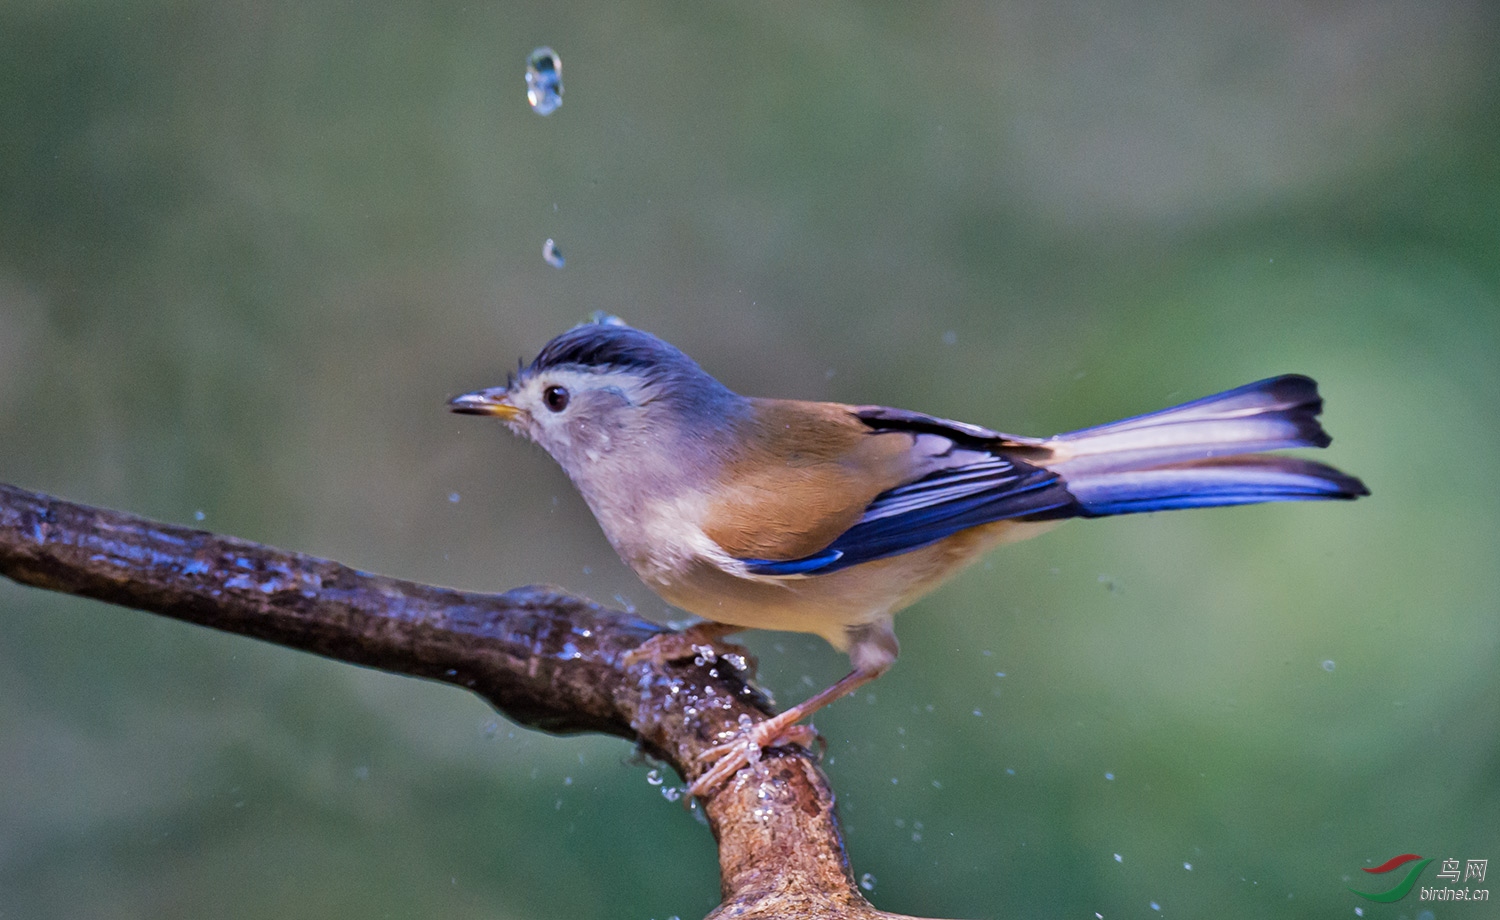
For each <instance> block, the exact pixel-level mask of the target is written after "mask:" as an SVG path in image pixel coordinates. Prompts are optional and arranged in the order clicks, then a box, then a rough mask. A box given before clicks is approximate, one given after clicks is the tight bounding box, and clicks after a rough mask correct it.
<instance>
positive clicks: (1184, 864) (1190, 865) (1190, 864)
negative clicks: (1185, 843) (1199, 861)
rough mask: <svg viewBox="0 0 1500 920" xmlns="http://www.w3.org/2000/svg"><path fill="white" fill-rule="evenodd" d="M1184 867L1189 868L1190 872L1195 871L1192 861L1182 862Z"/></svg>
mask: <svg viewBox="0 0 1500 920" xmlns="http://www.w3.org/2000/svg"><path fill="white" fill-rule="evenodd" d="M1182 868H1184V869H1186V870H1188V871H1189V872H1191V871H1193V864H1192V863H1183V864H1182Z"/></svg>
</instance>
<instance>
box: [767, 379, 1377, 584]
mask: <svg viewBox="0 0 1500 920" xmlns="http://www.w3.org/2000/svg"><path fill="white" fill-rule="evenodd" d="M1322 408H1323V400H1322V399H1321V398H1320V397H1319V396H1318V389H1317V384H1316V383H1314V382H1313V381H1312V380H1311V379H1309V378H1307V377H1301V376H1298V375H1295V374H1288V375H1285V376H1282V377H1272V378H1270V379H1267V380H1262V381H1259V382H1257V383H1252V384H1247V385H1246V386H1242V387H1237V388H1236V389H1233V390H1228V391H1226V392H1224V393H1220V394H1218V395H1216V396H1208V397H1204V398H1203V399H1198V400H1194V401H1192V402H1190V403H1184V404H1183V405H1180V406H1176V407H1174V408H1171V409H1163V410H1161V411H1160V412H1152V413H1150V414H1149V415H1140V416H1136V417H1134V418H1129V419H1125V420H1124V421H1120V422H1113V423H1110V424H1108V425H1099V426H1097V427H1094V428H1086V429H1083V430H1081V431H1073V432H1068V433H1067V434H1060V435H1057V436H1056V437H1053V438H1046V439H1041V438H1023V437H1017V436H1016V435H1009V434H1002V433H1001V432H998V431H991V430H989V429H988V428H980V427H978V426H977V425H966V424H963V423H961V422H953V421H949V420H947V419H941V418H936V417H934V416H930V415H922V414H921V413H917V412H907V411H905V410H902V409H889V408H885V407H882V406H860V407H856V408H855V409H854V410H853V411H854V414H855V415H856V416H858V417H859V418H860V419H861V420H862V421H863V422H864V423H865V424H867V425H869V426H870V427H871V428H872V429H875V430H876V431H904V432H907V433H909V434H911V435H913V436H914V437H916V438H917V439H918V443H921V442H922V440H923V439H930V438H938V439H941V440H939V441H936V442H930V441H929V442H928V443H936V444H938V445H946V447H944V448H943V449H938V450H934V451H932V452H931V453H930V454H927V457H928V459H930V460H931V461H932V463H933V464H934V465H935V466H936V469H934V470H933V471H932V472H929V473H927V474H926V475H925V476H922V477H921V478H918V479H916V480H914V481H912V482H908V483H905V484H904V485H900V486H897V487H896V488H894V489H890V490H888V491H885V492H882V493H881V494H879V495H877V496H876V497H875V499H874V501H872V502H871V503H870V506H869V507H868V508H866V509H865V512H864V514H863V515H861V516H860V519H859V520H858V521H857V522H855V524H854V526H852V527H850V528H849V529H848V530H846V531H844V532H843V533H842V534H840V535H839V537H838V538H837V539H835V540H834V541H833V542H832V543H831V544H829V545H828V546H827V547H825V548H824V549H822V550H820V551H819V552H816V553H813V554H812V555H809V556H804V557H802V558H800V559H790V560H786V561H778V560H772V559H743V560H740V561H741V562H743V563H744V564H745V566H746V568H748V569H749V571H750V572H752V573H754V574H757V575H783V576H785V575H826V574H828V573H829V572H836V571H838V570H839V569H844V568H848V567H849V566H852V565H859V564H860V563H862V562H870V561H872V560H875V559H883V558H885V557H886V556H894V555H896V554H897V553H905V552H909V551H911V550H914V549H920V548H922V547H924V546H930V545H931V544H933V543H936V542H938V541H939V540H942V539H944V538H945V537H949V536H952V535H953V534H955V533H957V532H959V531H960V530H966V529H968V528H970V527H977V526H979V525H981V524H988V523H990V522H992V521H1003V520H1007V519H1013V518H1032V519H1047V518H1063V517H1104V516H1107V515H1113V514H1133V513H1138V512H1146V511H1166V510H1171V509H1174V508H1210V507H1215V506H1221V505H1241V504H1252V503H1258V502H1277V501H1317V500H1327V499H1346V500H1347V499H1353V498H1358V497H1359V496H1361V495H1368V494H1370V491H1369V489H1367V488H1365V484H1364V483H1362V482H1360V481H1359V480H1358V479H1356V478H1355V477H1353V476H1350V475H1348V474H1346V473H1343V472H1340V471H1339V470H1336V469H1334V468H1333V467H1330V466H1325V465H1323V464H1321V463H1314V462H1312V461H1310V460H1302V459H1299V458H1296V457H1285V456H1278V455H1273V454H1265V453H1262V451H1268V450H1280V449H1283V448H1295V447H1326V446H1328V442H1329V438H1328V435H1327V434H1326V433H1324V431H1323V429H1322V427H1321V426H1319V425H1318V421H1317V416H1318V413H1319V412H1320V411H1321V410H1322Z"/></svg>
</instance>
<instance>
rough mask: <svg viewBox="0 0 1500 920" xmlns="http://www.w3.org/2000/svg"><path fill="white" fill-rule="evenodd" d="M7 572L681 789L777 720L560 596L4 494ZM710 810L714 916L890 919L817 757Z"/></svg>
mask: <svg viewBox="0 0 1500 920" xmlns="http://www.w3.org/2000/svg"><path fill="white" fill-rule="evenodd" d="M0 574H3V575H5V576H6V577H8V578H10V579H12V580H14V581H17V582H20V583H21V584H26V585H32V586H35V587H38V588H43V589H46V590H49V591H60V592H63V593H66V594H77V595H80V596H83V597H91V598H95V599H97V600H101V601H106V602H109V603H111V604H119V605H121V606H124V607H133V608H135V609H137V610H144V611H148V612H151V613H158V614H161V615H163V616H169V617H173V618H175V619H179V620H185V621H187V622H190V623H197V624H199V625H201V626H208V627H210V628H213V629H218V630H222V631H224V632H231V633H238V634H240V635H245V636H252V637H254V638H257V639H263V640H265V641H268V642H274V643H276V644H278V645H284V646H287V647H289V648H296V649H302V650H303V651H309V652H314V653H316V654H319V655H323V656H326V657H328V658H334V659H337V660H339V661H348V662H351V663H353V664H361V665H365V666H368V667H374V668H380V669H381V670H384V671H390V672H392V673H396V674H409V675H412V676H414V677H425V678H428V679H431V680H439V681H444V682H447V683H451V684H457V685H458V686H460V687H464V688H467V689H469V690H472V691H474V692H475V693H477V694H479V695H480V696H481V697H483V698H484V699H485V700H487V701H488V702H489V703H490V704H491V705H493V706H494V707H495V708H496V709H498V710H500V711H501V712H503V713H504V714H505V715H507V716H509V717H510V718H512V719H514V720H515V721H517V722H520V723H522V724H524V725H529V726H531V727H533V728H538V729H541V730H543V731H549V732H585V731H595V732H606V733H608V734H612V735H619V736H620V737H622V738H627V739H630V740H632V741H634V742H636V743H637V744H639V745H640V746H641V747H642V748H643V749H645V750H646V751H647V752H648V753H650V754H651V755H652V756H654V757H657V758H659V759H661V760H663V761H665V762H666V763H668V764H670V765H671V766H672V767H673V768H674V769H675V770H676V771H677V773H678V774H679V775H681V776H682V777H683V779H684V780H687V781H689V782H691V781H692V780H693V779H695V778H697V776H698V775H699V774H701V773H702V772H703V767H702V765H701V761H700V755H701V754H702V753H703V752H704V751H705V750H706V749H707V748H709V747H712V746H714V745H715V744H718V743H720V742H721V741H723V740H724V739H725V738H728V737H730V736H731V734H732V733H734V732H738V731H741V730H742V728H743V725H744V724H747V721H749V722H753V721H760V720H762V719H765V718H766V717H767V716H768V715H769V714H770V709H769V706H768V705H767V704H766V701H765V698H764V697H763V696H762V695H761V694H760V692H759V691H758V690H756V689H755V688H754V687H753V686H752V685H750V684H749V683H748V677H749V674H748V672H747V673H741V672H740V670H738V669H737V668H736V667H734V666H733V663H738V661H739V660H738V659H737V658H735V657H734V654H735V653H734V651H733V650H732V648H730V647H724V646H719V647H717V650H716V652H715V653H714V654H710V655H706V656H698V657H696V658H695V659H693V660H684V661H673V662H665V663H659V662H655V661H652V660H651V659H650V657H649V656H642V658H641V660H639V661H635V660H630V661H628V662H627V656H628V655H629V653H630V652H631V651H633V650H635V649H637V648H639V647H640V646H641V645H642V644H643V643H645V642H646V641H647V640H649V639H650V638H652V637H653V636H656V635H659V634H662V633H663V632H664V630H663V629H662V627H659V626H656V625H655V624H652V623H649V622H646V621H644V620H641V619H638V618H636V617H632V616H627V615H626V614H623V613H620V612H618V611H614V610H609V609H607V608H604V607H601V606H599V605H597V604H595V603H593V602H591V601H587V600H584V599H582V598H578V597H574V596H571V595H568V594H565V593H563V592H561V591H559V590H557V589H555V588H550V587H544V586H531V587H524V588H517V589H515V590H512V591H507V592H506V593H504V594H472V593H468V592H463V591H454V590H451V589H448V588H439V587H435V586H432V585H423V584H417V583H414V582H409V581H401V580H398V579H394V578H387V577H385V576H381V575H371V574H369V573H366V572H360V571H356V570H355V569H351V568H349V567H347V566H344V565H340V564H339V563H337V562H331V561H329V560H326V559H318V558H316V557H313V556H306V555H303V554H301V553H292V552H287V551H285V550H279V549H275V548H273V547H268V546H262V545H260V544H257V543H251V542H248V541H245V540H239V539H236V538H233V537H225V536H219V535H217V534H212V533H208V532H205V531H202V530H195V529H193V528H189V527H182V526H177V525H172V524H163V523H157V522H153V521H148V520H145V519H143V518H139V517H135V516H132V515H129V514H123V513H120V512H116V511H107V510H102V509H98V508H91V507H88V506H85V505H77V504H73V503H70V502H65V501H60V500H58V499H55V498H51V497H49V496H45V495H40V494H37V493H34V492H27V491H25V490H23V489H18V488H15V487H13V486H8V485H4V484H0ZM745 660H746V661H747V662H748V659H745ZM750 667H753V665H751V666H750ZM703 805H704V813H705V815H706V816H707V818H708V822H709V826H710V828H711V829H712V830H713V834H714V838H715V839H716V840H717V841H718V843H719V872H720V887H721V891H722V895H723V903H722V904H721V905H720V906H719V907H718V908H717V909H716V910H715V911H714V912H713V913H712V914H710V915H709V916H710V918H728V917H735V918H752V917H794V916H795V917H799V918H802V917H822V918H875V917H886V918H893V917H895V916H896V915H894V914H887V913H883V912H881V911H877V910H875V909H874V908H873V907H871V906H870V904H869V902H868V901H866V900H865V898H864V897H863V896H862V894H861V893H860V891H859V889H858V887H857V886H856V885H855V882H854V877H853V875H852V874H851V872H850V870H849V862H848V858H847V856H846V855H845V853H844V848H843V841H842V838H841V836H840V833H839V828H838V820H837V818H836V817H835V815H834V811H833V792H832V790H831V789H830V788H829V786H828V781H827V778H826V777H825V776H824V775H823V773H822V771H820V770H819V769H818V767H817V765H816V764H815V763H814V762H813V760H812V757H811V755H809V754H808V753H807V752H805V751H803V750H801V749H800V748H792V749H787V750H778V751H773V752H768V753H767V756H766V757H765V758H763V759H762V760H761V761H760V763H758V764H755V765H753V766H752V767H750V768H748V769H746V770H742V771H741V772H740V773H739V774H738V775H736V776H735V777H734V779H732V780H731V781H730V782H729V783H728V784H726V785H725V786H724V787H723V788H722V789H720V790H719V791H718V792H716V793H715V794H713V795H712V796H711V797H710V798H709V800H708V801H706V802H704V803H703Z"/></svg>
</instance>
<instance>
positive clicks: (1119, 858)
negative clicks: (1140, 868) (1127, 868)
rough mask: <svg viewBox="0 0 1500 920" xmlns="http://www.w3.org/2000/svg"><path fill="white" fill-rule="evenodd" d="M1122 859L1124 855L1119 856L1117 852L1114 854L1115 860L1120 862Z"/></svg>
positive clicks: (1123, 859)
mask: <svg viewBox="0 0 1500 920" xmlns="http://www.w3.org/2000/svg"><path fill="white" fill-rule="evenodd" d="M1124 861H1125V857H1123V856H1121V855H1120V854H1119V853H1116V854H1115V862H1117V863H1122V862H1124Z"/></svg>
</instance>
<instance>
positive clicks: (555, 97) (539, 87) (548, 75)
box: [526, 48, 563, 115]
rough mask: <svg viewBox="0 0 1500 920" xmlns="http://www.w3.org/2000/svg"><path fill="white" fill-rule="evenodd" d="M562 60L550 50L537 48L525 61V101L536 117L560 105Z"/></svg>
mask: <svg viewBox="0 0 1500 920" xmlns="http://www.w3.org/2000/svg"><path fill="white" fill-rule="evenodd" d="M562 94H563V84H562V59H561V58H559V57H558V56H557V52H556V51H553V50H552V49H551V48H538V49H536V50H535V51H533V52H531V57H529V58H527V59H526V101H527V102H529V103H531V110H532V111H533V112H535V113H537V114H538V115H551V114H552V113H553V112H556V111H557V107H558V106H560V105H562Z"/></svg>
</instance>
